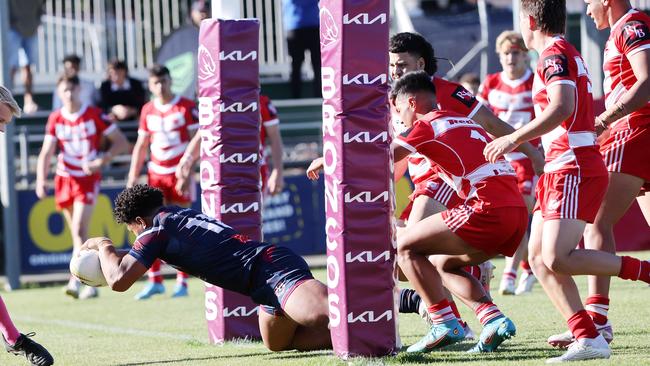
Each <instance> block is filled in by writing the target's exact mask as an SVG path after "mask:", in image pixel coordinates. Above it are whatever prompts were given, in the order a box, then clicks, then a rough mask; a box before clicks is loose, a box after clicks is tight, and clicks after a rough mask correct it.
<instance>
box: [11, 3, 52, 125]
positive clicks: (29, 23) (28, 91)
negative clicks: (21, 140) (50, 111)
mask: <svg viewBox="0 0 650 366" xmlns="http://www.w3.org/2000/svg"><path fill="white" fill-rule="evenodd" d="M44 3H45V0H10V1H9V27H10V29H9V33H8V34H7V42H8V44H9V47H7V50H8V51H9V54H8V55H7V56H6V57H7V59H8V60H7V63H8V64H9V68H10V70H11V71H10V72H11V80H13V79H14V76H15V74H16V71H18V68H19V67H20V68H21V70H22V76H23V85H24V87H25V96H24V102H23V109H24V111H25V113H27V114H30V113H34V112H36V111H37V110H38V105H37V104H36V103H35V102H34V97H33V95H32V66H31V65H33V64H34V62H35V61H36V41H37V39H36V31H37V30H38V27H39V26H40V25H41V15H43V4H44Z"/></svg>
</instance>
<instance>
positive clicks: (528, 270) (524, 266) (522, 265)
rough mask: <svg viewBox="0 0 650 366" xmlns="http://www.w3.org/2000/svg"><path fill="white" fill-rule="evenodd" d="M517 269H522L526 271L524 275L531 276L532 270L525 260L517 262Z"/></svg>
mask: <svg viewBox="0 0 650 366" xmlns="http://www.w3.org/2000/svg"><path fill="white" fill-rule="evenodd" d="M519 268H521V269H523V270H524V271H526V273H528V274H529V275H530V274H533V270H532V269H531V268H530V263H528V261H527V260H524V261H521V262H519Z"/></svg>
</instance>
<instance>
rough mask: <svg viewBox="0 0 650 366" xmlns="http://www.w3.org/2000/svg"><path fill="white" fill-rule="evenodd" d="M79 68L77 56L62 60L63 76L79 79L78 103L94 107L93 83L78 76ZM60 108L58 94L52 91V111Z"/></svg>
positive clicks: (73, 55)
mask: <svg viewBox="0 0 650 366" xmlns="http://www.w3.org/2000/svg"><path fill="white" fill-rule="evenodd" d="M80 68H81V58H80V57H79V56H77V55H75V54H70V55H67V56H65V57H64V58H63V74H65V75H66V76H68V77H73V76H77V77H79V101H80V102H81V104H86V105H95V99H96V98H95V95H96V93H97V90H96V89H95V83H93V82H92V81H91V80H88V79H83V78H81V77H80V76H79V70H80ZM62 106H63V103H62V102H61V98H59V94H58V93H57V92H56V91H54V93H52V110H56V109H59V108H61V107H62Z"/></svg>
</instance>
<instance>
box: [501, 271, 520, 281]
mask: <svg viewBox="0 0 650 366" xmlns="http://www.w3.org/2000/svg"><path fill="white" fill-rule="evenodd" d="M503 277H508V278H512V279H513V280H515V279H516V278H517V271H503Z"/></svg>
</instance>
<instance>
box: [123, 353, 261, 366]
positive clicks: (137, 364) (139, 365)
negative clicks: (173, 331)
mask: <svg viewBox="0 0 650 366" xmlns="http://www.w3.org/2000/svg"><path fill="white" fill-rule="evenodd" d="M268 354H269V353H268V352H258V353H248V354H236V355H225V356H213V357H194V358H192V357H188V358H179V359H177V360H157V361H145V362H129V363H118V364H115V366H144V365H158V364H183V365H184V364H187V363H188V362H192V361H208V360H215V361H218V360H221V359H225V358H245V357H257V356H265V355H268Z"/></svg>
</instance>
